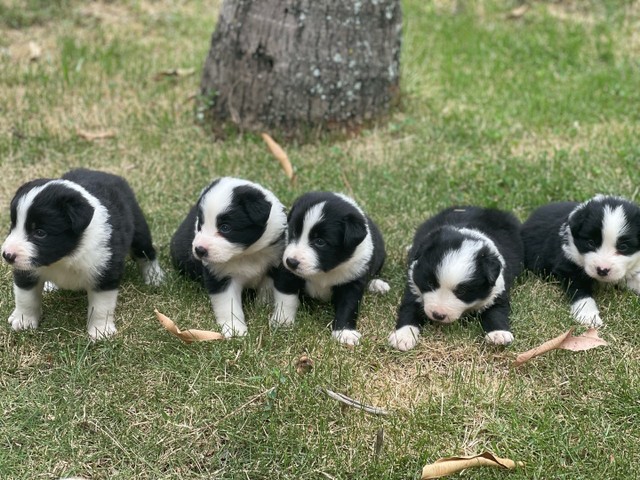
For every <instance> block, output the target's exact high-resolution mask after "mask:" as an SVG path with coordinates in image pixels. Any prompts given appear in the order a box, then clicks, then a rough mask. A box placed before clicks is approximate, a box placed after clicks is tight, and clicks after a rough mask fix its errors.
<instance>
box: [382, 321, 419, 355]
mask: <svg viewBox="0 0 640 480" xmlns="http://www.w3.org/2000/svg"><path fill="white" fill-rule="evenodd" d="M419 338H420V329H419V328H418V327H415V326H413V325H405V326H404V327H400V328H399V329H397V330H395V331H393V332H391V335H389V345H391V346H392V347H393V348H397V349H398V350H401V351H403V352H406V351H407V350H411V349H412V348H413V347H415V346H416V345H417V344H418V339H419Z"/></svg>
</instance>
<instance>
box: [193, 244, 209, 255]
mask: <svg viewBox="0 0 640 480" xmlns="http://www.w3.org/2000/svg"><path fill="white" fill-rule="evenodd" d="M193 251H194V252H195V254H196V255H197V256H198V257H199V258H204V257H206V256H207V254H208V253H209V252H207V249H206V248H204V247H200V246H198V247H196V248H194V249H193Z"/></svg>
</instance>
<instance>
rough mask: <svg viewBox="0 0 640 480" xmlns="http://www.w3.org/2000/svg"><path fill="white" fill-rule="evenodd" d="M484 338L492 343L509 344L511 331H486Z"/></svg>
mask: <svg viewBox="0 0 640 480" xmlns="http://www.w3.org/2000/svg"><path fill="white" fill-rule="evenodd" d="M484 339H485V340H486V341H487V342H488V343H492V344H494V345H509V344H510V343H511V342H513V333H511V332H510V331H508V330H494V331H493V332H488V333H487V334H486V335H485V336H484Z"/></svg>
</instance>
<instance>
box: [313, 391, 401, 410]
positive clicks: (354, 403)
mask: <svg viewBox="0 0 640 480" xmlns="http://www.w3.org/2000/svg"><path fill="white" fill-rule="evenodd" d="M320 390H321V391H323V392H324V393H326V394H327V395H328V396H329V397H330V398H333V399H334V400H337V401H338V402H341V403H343V404H345V405H348V406H350V407H354V408H359V409H360V410H364V411H365V412H367V413H373V414H376V415H389V412H388V411H387V410H385V409H384V408H379V407H372V406H371V405H365V404H364V403H361V402H359V401H358V400H354V399H353V398H351V397H347V396H346V395H343V394H342V393H336V392H334V391H332V390H329V389H328V388H321V389H320Z"/></svg>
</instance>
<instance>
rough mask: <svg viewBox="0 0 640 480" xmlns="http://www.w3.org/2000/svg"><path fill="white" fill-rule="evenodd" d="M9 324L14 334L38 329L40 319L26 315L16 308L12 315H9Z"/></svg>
mask: <svg viewBox="0 0 640 480" xmlns="http://www.w3.org/2000/svg"><path fill="white" fill-rule="evenodd" d="M9 323H10V324H11V328H13V329H14V330H15V331H16V332H19V331H21V330H29V329H31V328H38V324H39V323H40V317H39V316H36V315H28V314H26V313H24V312H21V311H19V310H18V309H17V308H16V309H15V310H14V311H13V313H11V315H9Z"/></svg>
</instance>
